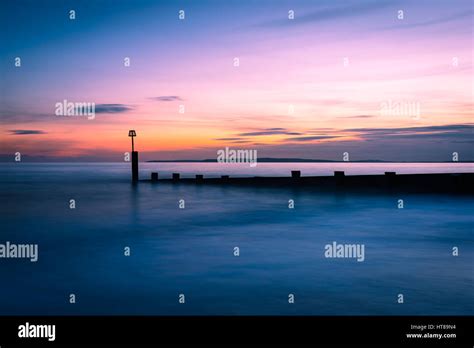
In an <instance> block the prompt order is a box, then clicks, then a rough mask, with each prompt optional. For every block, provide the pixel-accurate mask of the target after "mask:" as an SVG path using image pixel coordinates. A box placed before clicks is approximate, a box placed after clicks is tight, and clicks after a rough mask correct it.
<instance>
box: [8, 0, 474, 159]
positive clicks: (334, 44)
mask: <svg viewBox="0 0 474 348" xmlns="http://www.w3.org/2000/svg"><path fill="white" fill-rule="evenodd" d="M472 6H473V5H472V1H470V0H467V1H458V0H456V1H434V0H430V1H428V0H427V1H384V0H371V1H366V0H357V1H349V0H346V1H335V0H328V1H323V0H318V1H316V0H314V1H295V0H292V1H280V0H273V1H264V0H260V1H256V0H240V1H224V0H222V1H204V0H200V1H197V0H192V1H144V0H136V1H131V0H128V1H120V0H119V1H112V0H108V1H105V0H94V1H93V0H91V1H67V0H65V1H64V0H62V1H59V0H57V1H41V2H40V1H25V0H20V1H18V0H15V1H13V0H6V1H2V3H1V5H0V25H1V34H0V35H1V42H2V44H1V45H0V64H1V65H0V77H1V85H0V93H1V94H0V98H1V99H0V101H1V105H0V112H1V125H0V127H1V128H0V145H1V147H0V154H1V155H2V156H1V159H2V160H4V161H5V160H9V161H12V160H13V155H14V153H15V152H17V151H18V152H21V153H22V155H26V156H27V158H28V157H30V158H31V159H32V160H34V159H36V160H38V159H41V160H64V161H68V160H85V161H89V160H97V161H100V160H104V161H121V160H122V159H123V153H124V152H125V151H129V150H130V139H129V138H128V137H127V134H128V130H129V129H135V130H136V132H137V138H136V148H137V150H139V151H140V159H141V160H150V159H204V158H216V150H217V149H221V148H224V147H226V146H229V147H232V148H236V149H244V148H250V149H257V150H258V155H259V157H298V158H317V159H332V160H342V154H343V152H349V153H350V155H351V159H353V160H362V159H380V160H403V161H450V160H451V157H452V153H453V152H458V153H459V159H460V160H461V161H462V160H474V136H473V38H472V28H473V26H472V20H473V7H472ZM70 10H75V12H76V18H75V19H74V20H71V19H70V18H69V11H70ZM180 10H184V11H185V19H184V20H180V19H179V18H178V14H179V11H180ZM290 10H293V11H294V19H293V20H291V19H288V11H290ZM400 10H402V11H403V19H399V18H398V17H399V16H400V14H399V11H400ZM16 57H20V58H21V67H16V66H15V58H16ZM125 57H129V58H130V66H129V67H126V66H124V58H125ZM235 58H238V59H239V63H240V65H239V66H237V67H236V66H234V63H235ZM65 99H66V100H68V101H71V102H93V103H95V105H96V116H95V118H94V119H87V117H80V116H75V117H67V116H56V115H55V104H56V103H58V102H62V101H63V100H65ZM388 104H389V105H391V106H392V109H391V111H392V114H387V113H385V114H384V113H383V112H382V109H383V107H384V105H385V106H386V105H388ZM180 105H183V106H184V113H180V112H179V109H180ZM397 105H399V106H403V105H404V106H407V105H409V106H413V107H414V109H413V110H415V109H416V108H419V115H415V114H413V113H410V112H406V108H405V111H404V112H400V113H399V114H397V112H396V106H397Z"/></svg>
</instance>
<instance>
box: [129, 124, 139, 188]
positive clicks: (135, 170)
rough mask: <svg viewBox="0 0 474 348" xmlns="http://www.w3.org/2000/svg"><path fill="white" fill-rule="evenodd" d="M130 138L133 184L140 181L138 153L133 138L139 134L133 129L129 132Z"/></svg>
mask: <svg viewBox="0 0 474 348" xmlns="http://www.w3.org/2000/svg"><path fill="white" fill-rule="evenodd" d="M128 136H129V137H131V138H132V182H137V181H138V151H135V146H134V145H135V144H134V143H133V138H134V137H136V136H137V133H136V132H135V131H134V130H133V129H132V130H129V131H128Z"/></svg>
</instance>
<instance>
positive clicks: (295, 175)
mask: <svg viewBox="0 0 474 348" xmlns="http://www.w3.org/2000/svg"><path fill="white" fill-rule="evenodd" d="M291 177H292V178H293V179H297V178H301V172H300V171H299V170H292V171H291Z"/></svg>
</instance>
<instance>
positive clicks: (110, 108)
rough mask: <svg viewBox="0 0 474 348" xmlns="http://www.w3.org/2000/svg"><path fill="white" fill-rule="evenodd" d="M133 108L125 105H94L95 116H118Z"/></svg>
mask: <svg viewBox="0 0 474 348" xmlns="http://www.w3.org/2000/svg"><path fill="white" fill-rule="evenodd" d="M132 109H133V108H132V107H131V106H129V105H126V104H96V106H95V113H96V114H119V113H124V112H128V111H130V110H132Z"/></svg>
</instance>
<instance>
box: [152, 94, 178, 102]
mask: <svg viewBox="0 0 474 348" xmlns="http://www.w3.org/2000/svg"><path fill="white" fill-rule="evenodd" d="M149 99H151V100H154V101H159V102H171V101H182V100H183V99H182V98H181V97H180V96H177V95H162V96H159V97H151V98H149Z"/></svg>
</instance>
